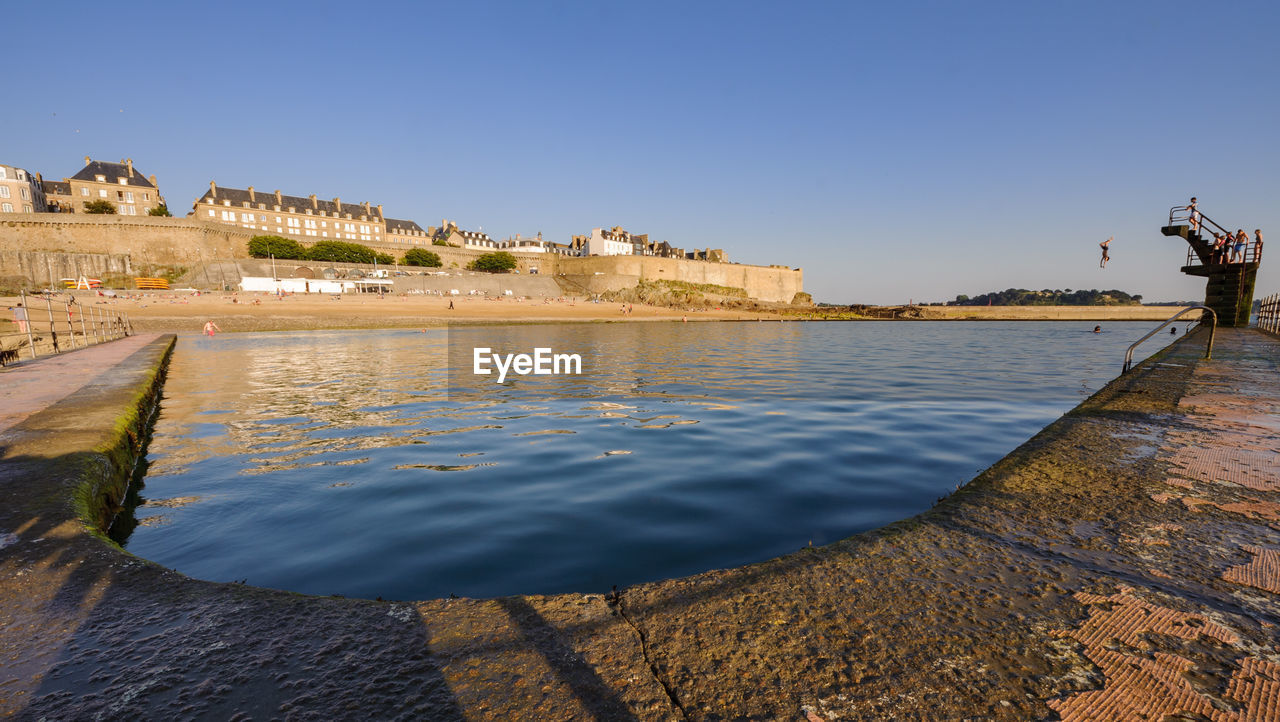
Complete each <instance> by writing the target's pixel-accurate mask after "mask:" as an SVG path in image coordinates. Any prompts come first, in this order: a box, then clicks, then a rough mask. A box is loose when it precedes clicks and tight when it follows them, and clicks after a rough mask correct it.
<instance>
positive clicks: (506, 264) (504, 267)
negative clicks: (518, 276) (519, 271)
mask: <svg viewBox="0 0 1280 722" xmlns="http://www.w3.org/2000/svg"><path fill="white" fill-rule="evenodd" d="M515 267H516V257H515V256H513V255H511V254H510V253H507V252H506V251H497V252H496V253H486V254H484V255H483V256H480V257H478V258H476V260H474V261H472V262H471V263H470V264H469V265H468V266H467V268H469V269H471V270H473V271H485V272H486V273H506V272H507V271H510V270H512V269H514V268H515Z"/></svg>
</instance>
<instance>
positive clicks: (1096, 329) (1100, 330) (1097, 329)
mask: <svg viewBox="0 0 1280 722" xmlns="http://www.w3.org/2000/svg"><path fill="white" fill-rule="evenodd" d="M1093 332H1094V333H1102V327H1101V326H1094V327H1093Z"/></svg>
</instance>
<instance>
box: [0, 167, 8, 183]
mask: <svg viewBox="0 0 1280 722" xmlns="http://www.w3.org/2000/svg"><path fill="white" fill-rule="evenodd" d="M8 170H9V169H8V168H0V180H4V179H5V178H6V177H7V176H5V173H7V172H8Z"/></svg>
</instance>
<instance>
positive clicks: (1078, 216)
mask: <svg viewBox="0 0 1280 722" xmlns="http://www.w3.org/2000/svg"><path fill="white" fill-rule="evenodd" d="M1278 8H1280V6H1278V5H1277V4H1276V3H1274V2H1256V3H1226V4H1221V3H1181V2H1164V3H1114V2H1097V3H1094V2H1026V0H1021V1H1018V2H1002V3H979V2H967V3H966V2H935V3H871V2H864V3H855V2H833V3H763V2H693V3H690V2H670V3H669V2H645V3H626V4H620V3H605V2H592V3H562V2H548V3H484V2H463V3H458V2H453V3H402V4H379V3H375V2H370V3H342V4H329V3H322V2H315V3H274V2H272V3H263V2H259V3H252V4H250V3H235V2H219V3H212V4H211V3H172V4H170V3H163V4H154V5H148V4H147V3H132V4H129V5H128V6H127V7H126V6H119V5H111V4H101V3H92V4H90V3H77V2H68V3H60V4H57V5H56V6H49V5H40V4H37V3H18V4H14V5H13V6H12V7H8V8H6V9H5V13H4V14H5V25H6V29H7V32H6V33H5V36H6V51H5V57H6V58H7V59H8V61H9V72H8V73H7V80H6V86H5V88H4V93H3V97H4V99H5V111H4V117H5V122H4V133H3V134H0V138H3V140H2V141H0V162H4V163H9V164H13V165H18V166H21V167H25V168H28V169H30V170H33V171H40V172H43V173H44V175H45V177H46V178H62V177H64V176H68V175H71V174H72V173H74V172H75V171H76V170H77V168H78V167H79V166H80V165H81V163H82V160H81V159H82V158H83V156H85V155H91V156H93V157H95V158H100V159H107V160H117V159H120V158H123V157H126V156H127V157H132V158H133V159H134V162H135V164H136V165H137V166H138V167H139V168H140V169H141V170H143V171H144V172H146V173H154V174H156V175H157V176H158V178H159V181H160V185H161V190H162V191H163V192H164V194H165V195H166V197H167V198H168V201H169V206H170V208H171V210H173V212H174V213H175V214H184V213H186V212H187V211H189V210H190V207H191V203H192V202H193V201H194V200H195V198H196V197H197V196H198V195H199V194H200V193H201V192H202V191H203V189H204V188H206V187H207V186H208V183H209V180H210V179H214V180H216V181H217V182H218V183H219V184H222V185H226V186H234V187H241V188H243V187H246V186H249V185H253V186H255V187H256V188H258V189H264V190H274V189H276V188H279V189H281V190H283V191H284V192H286V193H292V194H295V195H308V194H310V193H316V194H318V195H319V196H321V197H323V198H332V197H333V196H340V197H341V198H342V199H343V200H344V201H356V202H359V201H365V200H368V201H370V202H373V203H382V204H383V205H384V206H385V208H386V212H387V214H388V215H390V216H393V217H399V218H412V219H414V220H416V221H418V222H419V223H421V224H422V225H423V226H426V225H435V224H438V223H439V221H440V219H441V218H449V219H451V220H455V221H457V222H458V223H459V224H460V225H461V226H462V227H464V228H477V227H483V229H484V230H485V231H486V232H487V233H489V234H490V235H492V236H494V237H497V238H503V237H506V236H508V235H513V234H515V233H523V234H526V235H528V234H533V233H536V232H538V231H542V232H543V234H544V236H546V237H548V238H551V239H553V240H560V241H567V240H568V238H569V236H570V235H571V234H574V233H586V232H589V231H590V229H591V228H593V227H599V226H612V225H621V226H623V227H625V228H627V229H628V230H631V231H632V232H636V233H648V234H649V235H650V238H652V239H654V240H658V239H668V240H670V241H671V243H673V244H674V245H677V246H682V247H684V248H694V247H699V248H701V247H707V246H710V247H716V248H724V249H726V250H727V251H728V252H729V254H730V257H731V258H732V259H733V260H736V261H741V262H744V263H759V264H769V263H782V264H788V265H791V266H801V267H803V268H804V270H805V285H806V288H807V289H808V290H810V291H811V292H812V293H813V294H814V296H815V298H817V299H818V300H823V301H831V302H870V303H900V302H906V301H907V300H908V299H915V300H917V301H920V300H926V301H927V300H947V299H950V298H953V297H954V296H955V295H956V294H958V293H965V294H969V295H976V294H978V293H981V292H985V291H989V290H1001V289H1005V288H1008V287H1024V288H1033V289H1039V288H1072V289H1077V288H1119V289H1121V290H1125V291H1129V292H1131V293H1141V294H1143V295H1144V296H1146V297H1147V299H1149V300H1174V299H1183V298H1186V299H1199V298H1202V297H1203V281H1202V280H1200V279H1193V278H1187V277H1183V276H1181V274H1179V273H1178V267H1179V266H1180V265H1181V263H1182V260H1183V257H1184V254H1185V248H1186V246H1185V243H1183V242H1182V241H1181V240H1178V239H1167V238H1164V237H1162V236H1161V235H1160V233H1159V228H1160V226H1161V225H1163V220H1164V218H1165V216H1166V214H1167V211H1168V208H1169V207H1170V206H1171V205H1175V204H1177V203H1180V202H1184V201H1185V200H1186V199H1187V197H1189V196H1191V195H1193V194H1194V195H1196V196H1198V197H1199V198H1200V203H1201V207H1202V209H1203V210H1204V211H1205V212H1206V213H1207V214H1208V215H1209V216H1211V217H1212V218H1214V219H1215V220H1219V221H1220V222H1222V223H1224V224H1226V225H1229V226H1230V227H1232V228H1233V229H1234V228H1236V227H1245V228H1246V229H1248V230H1249V231H1252V230H1253V229H1254V228H1257V227H1261V228H1262V229H1263V233H1264V234H1267V233H1268V231H1270V235H1269V238H1270V239H1271V240H1270V248H1269V249H1268V251H1269V253H1270V254H1271V255H1274V256H1275V260H1273V261H1272V262H1271V263H1270V264H1267V263H1265V262H1264V265H1263V269H1262V271H1261V273H1260V274H1259V291H1260V292H1263V293H1271V292H1274V291H1280V207H1277V205H1276V203H1275V200H1276V196H1277V191H1278V190H1280V184H1278V183H1277V176H1276V172H1277V161H1280V143H1278V142H1277V137H1278V135H1277V130H1276V129H1277V126H1278V124H1280V51H1278V50H1277V47H1278V46H1277V43H1278V42H1280V32H1278V31H1280V9H1278ZM14 79H20V80H18V82H17V83H15V82H14ZM1109 235H1114V236H1115V237H1116V240H1115V242H1114V244H1113V246H1112V258H1113V260H1112V262H1111V264H1110V265H1109V267H1108V268H1107V269H1106V270H1105V271H1101V270H1099V269H1098V264H1097V260H1098V243H1099V242H1100V241H1102V240H1103V239H1105V238H1106V237H1107V236H1109Z"/></svg>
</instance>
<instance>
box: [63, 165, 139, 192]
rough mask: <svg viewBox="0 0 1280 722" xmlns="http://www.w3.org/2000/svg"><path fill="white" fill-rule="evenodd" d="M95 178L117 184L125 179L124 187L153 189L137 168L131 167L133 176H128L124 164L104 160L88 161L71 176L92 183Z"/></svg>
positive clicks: (127, 167) (126, 167) (127, 170)
mask: <svg viewBox="0 0 1280 722" xmlns="http://www.w3.org/2000/svg"><path fill="white" fill-rule="evenodd" d="M96 176H104V177H105V178H106V179H107V181H106V182H107V183H119V182H120V179H121V178H124V179H125V181H126V182H125V185H131V186H139V187H141V188H155V186H153V185H151V181H149V180H147V176H146V175H145V174H143V172H142V171H140V170H138V167H137V166H134V167H133V175H132V176H130V175H129V166H127V165H125V164H124V163H111V162H108V161H105V160H94V161H89V164H88V165H86V166H85V167H83V168H81V169H80V172H79V173H76V174H75V175H73V176H71V177H72V178H73V179H75V180H82V181H94V180H97V177H96Z"/></svg>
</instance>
